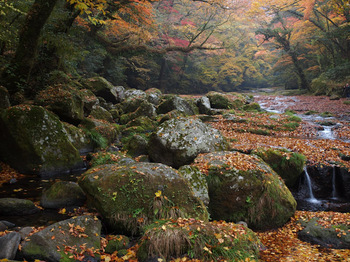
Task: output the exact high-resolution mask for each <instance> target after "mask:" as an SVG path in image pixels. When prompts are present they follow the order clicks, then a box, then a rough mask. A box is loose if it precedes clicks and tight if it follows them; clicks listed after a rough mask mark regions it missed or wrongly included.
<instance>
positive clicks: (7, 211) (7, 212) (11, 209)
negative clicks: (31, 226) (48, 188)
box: [0, 198, 40, 216]
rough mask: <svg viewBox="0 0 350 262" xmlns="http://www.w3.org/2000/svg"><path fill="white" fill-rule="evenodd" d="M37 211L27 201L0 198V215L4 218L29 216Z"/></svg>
mask: <svg viewBox="0 0 350 262" xmlns="http://www.w3.org/2000/svg"><path fill="white" fill-rule="evenodd" d="M39 210H40V209H39V208H38V207H36V206H35V205H34V203H33V202H32V201H30V200H28V199H18V198H0V214H1V215H4V216H22V215H31V214H34V213H37V212H39Z"/></svg>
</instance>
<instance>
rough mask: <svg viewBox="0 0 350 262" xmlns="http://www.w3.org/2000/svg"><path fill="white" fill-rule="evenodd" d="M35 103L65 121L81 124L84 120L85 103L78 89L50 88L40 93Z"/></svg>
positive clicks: (60, 86) (65, 86)
mask: <svg viewBox="0 0 350 262" xmlns="http://www.w3.org/2000/svg"><path fill="white" fill-rule="evenodd" d="M35 103H36V104H38V105H40V106H44V107H45V108H47V109H48V110H50V111H52V112H54V113H55V114H57V115H58V116H59V118H60V119H61V120H63V121H66V122H68V123H72V124H79V123H80V121H81V120H83V118H84V102H83V99H82V94H81V93H80V91H79V90H78V89H76V88H75V87H72V86H69V85H56V86H49V87H47V88H46V89H45V90H43V91H41V92H39V94H38V95H37V96H36V98H35Z"/></svg>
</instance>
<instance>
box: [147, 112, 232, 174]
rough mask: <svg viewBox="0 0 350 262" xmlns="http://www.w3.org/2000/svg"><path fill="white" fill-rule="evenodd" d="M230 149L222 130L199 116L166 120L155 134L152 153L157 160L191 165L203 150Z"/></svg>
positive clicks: (150, 142)
mask: <svg viewBox="0 0 350 262" xmlns="http://www.w3.org/2000/svg"><path fill="white" fill-rule="evenodd" d="M228 148H229V144H228V142H227V141H226V139H225V138H224V137H223V136H222V135H221V134H220V132H219V131H218V130H216V129H214V128H212V127H210V126H208V125H206V124H204V123H203V122H202V121H200V120H198V119H192V118H178V119H171V120H169V121H166V122H164V123H163V124H161V125H160V126H159V127H158V128H157V130H156V131H155V132H154V133H152V135H151V137H150V141H149V149H148V153H149V156H150V158H151V160H153V161H154V162H160V163H163V164H166V165H169V166H172V167H175V168H178V167H180V166H182V165H187V164H190V163H191V162H192V161H193V159H194V158H195V157H196V156H197V155H198V154H200V153H207V152H211V151H219V150H227V149H228Z"/></svg>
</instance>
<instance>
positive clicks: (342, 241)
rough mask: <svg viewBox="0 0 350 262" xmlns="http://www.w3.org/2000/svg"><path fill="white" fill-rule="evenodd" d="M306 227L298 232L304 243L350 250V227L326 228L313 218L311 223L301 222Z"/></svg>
mask: <svg viewBox="0 0 350 262" xmlns="http://www.w3.org/2000/svg"><path fill="white" fill-rule="evenodd" d="M299 222H300V223H301V225H302V226H303V227H304V228H303V229H302V230H301V231H299V232H298V238H300V239H301V240H302V241H306V242H309V243H311V244H314V245H320V246H321V247H324V248H335V249H350V234H349V230H350V226H349V225H346V224H339V225H331V226H327V227H325V226H324V223H322V221H320V222H319V219H318V218H317V217H316V218H313V219H311V220H309V221H303V220H299Z"/></svg>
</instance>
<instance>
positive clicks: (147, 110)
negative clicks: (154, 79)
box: [119, 101, 157, 124]
mask: <svg viewBox="0 0 350 262" xmlns="http://www.w3.org/2000/svg"><path fill="white" fill-rule="evenodd" d="M137 106H138V107H137V108H136V110H135V111H133V112H130V113H127V114H123V115H121V116H120V119H119V121H120V123H121V124H126V123H128V122H130V121H132V120H134V119H135V118H138V117H140V116H147V117H149V118H151V119H155V118H156V116H157V113H156V108H155V106H154V105H153V104H151V103H150V102H148V101H139V102H138V103H137ZM124 112H125V111H124Z"/></svg>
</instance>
